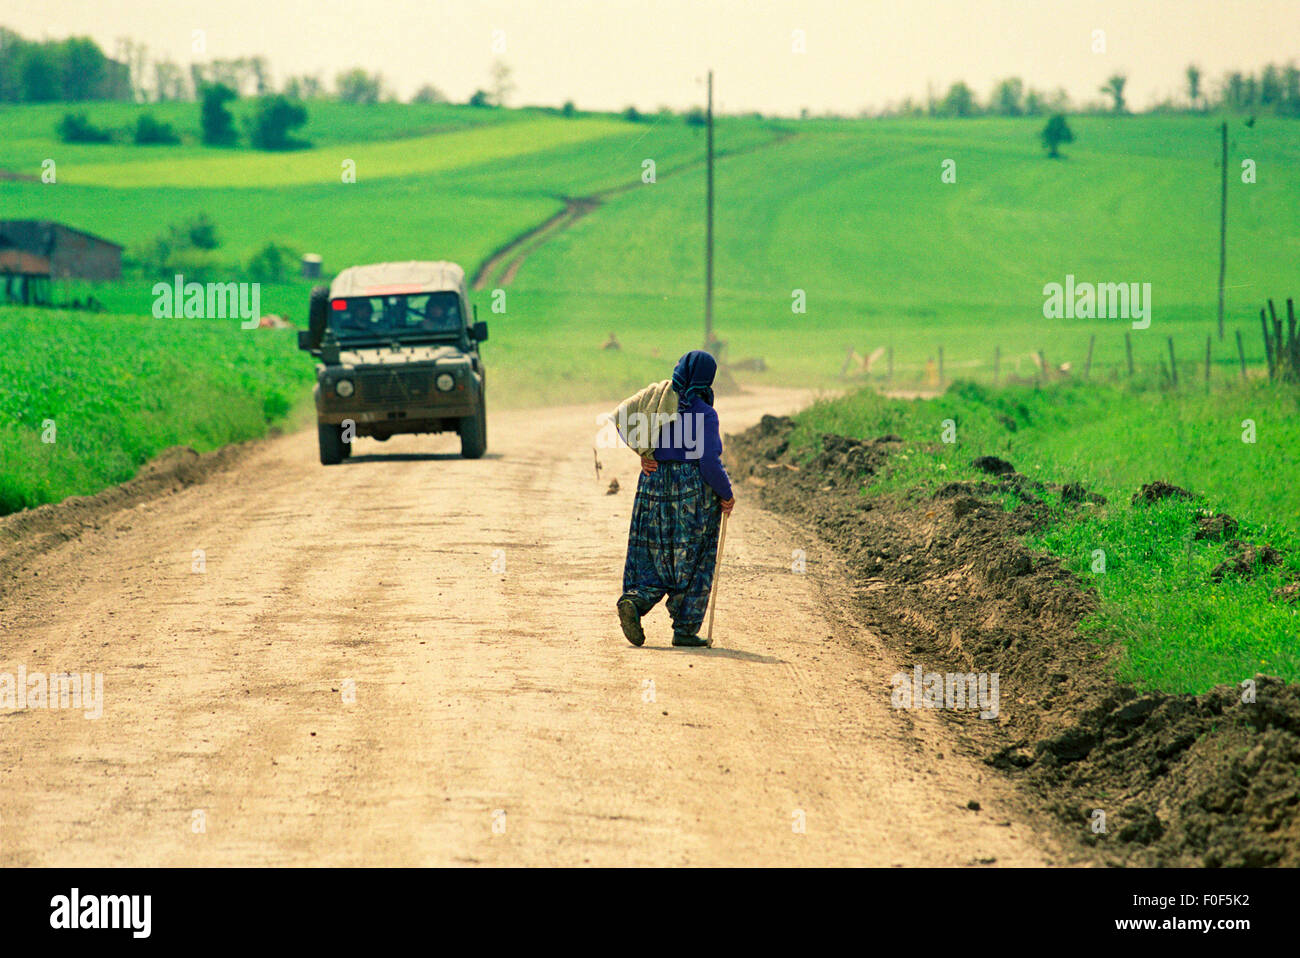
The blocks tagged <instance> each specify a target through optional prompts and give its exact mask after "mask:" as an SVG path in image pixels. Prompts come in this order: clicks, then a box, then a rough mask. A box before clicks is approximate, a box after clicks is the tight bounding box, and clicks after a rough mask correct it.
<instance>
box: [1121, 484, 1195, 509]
mask: <svg viewBox="0 0 1300 958" xmlns="http://www.w3.org/2000/svg"><path fill="white" fill-rule="evenodd" d="M1171 496H1172V497H1174V498H1176V499H1192V498H1195V497H1194V496H1193V495H1192V494H1191V493H1190V492H1188V491H1187V490H1186V489H1184V488H1183V487H1182V486H1175V485H1174V484H1173V483H1172V482H1165V481H1164V480H1163V479H1157V480H1156V481H1155V482H1148V483H1146V484H1145V485H1144V486H1143V487H1142V488H1141V489H1139V490H1138V491H1137V492H1135V493H1133V503H1134V504H1135V505H1136V504H1137V503H1139V502H1146V503H1152V502H1159V501H1160V500H1161V499H1168V498H1169V497H1171Z"/></svg>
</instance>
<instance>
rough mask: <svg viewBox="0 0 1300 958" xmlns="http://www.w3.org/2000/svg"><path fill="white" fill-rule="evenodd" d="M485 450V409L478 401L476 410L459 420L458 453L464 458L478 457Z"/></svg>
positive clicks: (480, 401) (481, 402) (481, 401)
mask: <svg viewBox="0 0 1300 958" xmlns="http://www.w3.org/2000/svg"><path fill="white" fill-rule="evenodd" d="M485 452H487V409H486V407H485V406H484V403H483V400H482V399H480V400H479V401H478V412H477V413H475V414H474V415H473V416H466V417H465V418H464V419H462V420H461V421H460V454H461V455H462V456H464V457H465V458H466V459H479V458H481V457H482V456H483V453H485Z"/></svg>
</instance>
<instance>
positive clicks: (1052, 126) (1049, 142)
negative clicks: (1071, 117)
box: [1043, 113, 1074, 160]
mask: <svg viewBox="0 0 1300 958" xmlns="http://www.w3.org/2000/svg"><path fill="white" fill-rule="evenodd" d="M1073 142H1074V134H1073V133H1071V132H1070V124H1068V123H1066V122H1065V114H1063V113H1054V114H1052V118H1051V119H1050V120H1048V121H1047V126H1045V127H1043V148H1044V149H1046V150H1047V158H1048V159H1049V160H1056V159H1060V156H1061V150H1060V146H1061V144H1062V143H1073Z"/></svg>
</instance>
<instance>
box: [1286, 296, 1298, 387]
mask: <svg viewBox="0 0 1300 958" xmlns="http://www.w3.org/2000/svg"><path fill="white" fill-rule="evenodd" d="M1286 335H1287V344H1288V345H1289V346H1290V349H1289V350H1288V352H1289V353H1290V356H1291V377H1292V378H1293V379H1300V341H1298V340H1297V339H1296V328H1295V302H1294V301H1293V300H1292V299H1291V297H1290V296H1288V297H1287V298H1286Z"/></svg>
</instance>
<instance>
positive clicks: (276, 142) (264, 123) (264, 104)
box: [248, 93, 311, 150]
mask: <svg viewBox="0 0 1300 958" xmlns="http://www.w3.org/2000/svg"><path fill="white" fill-rule="evenodd" d="M306 122H307V110H306V108H305V107H304V106H303V105H302V104H301V103H295V102H294V101H292V100H290V99H289V98H288V97H286V96H284V95H283V94H279V93H277V94H274V95H272V96H264V97H262V98H261V100H260V101H258V105H257V113H256V114H255V115H254V116H253V119H252V121H251V122H250V123H249V126H248V139H249V141H250V142H251V143H252V144H253V146H255V147H257V148H258V149H259V150H301V149H303V148H304V147H308V146H310V145H311V144H310V143H308V142H307V141H306V140H300V139H298V138H297V137H295V136H293V135H292V132H291V131H294V130H297V129H298V128H299V127H301V126H302V125H303V124H304V123H306Z"/></svg>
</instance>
